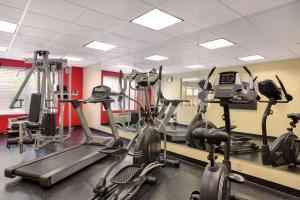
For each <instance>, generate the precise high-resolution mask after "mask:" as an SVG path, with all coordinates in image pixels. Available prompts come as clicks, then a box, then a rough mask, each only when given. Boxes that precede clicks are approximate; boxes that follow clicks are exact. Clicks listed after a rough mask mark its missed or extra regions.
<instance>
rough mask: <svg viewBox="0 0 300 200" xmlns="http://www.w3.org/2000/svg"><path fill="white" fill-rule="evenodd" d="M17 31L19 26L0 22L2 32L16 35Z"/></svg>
mask: <svg viewBox="0 0 300 200" xmlns="http://www.w3.org/2000/svg"><path fill="white" fill-rule="evenodd" d="M16 29H17V24H14V23H9V22H5V21H0V31H2V32H7V33H14V32H15V31H16Z"/></svg>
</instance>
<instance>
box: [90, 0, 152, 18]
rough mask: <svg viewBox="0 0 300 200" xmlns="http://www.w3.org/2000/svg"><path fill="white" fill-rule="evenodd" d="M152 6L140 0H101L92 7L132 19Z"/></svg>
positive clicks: (102, 11) (108, 13)
mask: <svg viewBox="0 0 300 200" xmlns="http://www.w3.org/2000/svg"><path fill="white" fill-rule="evenodd" d="M152 8H153V7H152V6H150V5H148V4H145V3H143V2H141V1H138V0H99V1H98V3H97V4H96V5H95V6H93V8H91V9H93V10H97V11H99V12H101V13H105V14H107V15H111V16H114V17H118V18H120V19H125V20H126V21H130V20H132V19H134V18H136V17H137V16H140V15H142V14H144V13H145V12H147V11H149V10H151V9H152Z"/></svg>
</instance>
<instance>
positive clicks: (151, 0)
mask: <svg viewBox="0 0 300 200" xmlns="http://www.w3.org/2000/svg"><path fill="white" fill-rule="evenodd" d="M140 1H142V2H145V3H148V4H150V5H153V6H158V5H160V4H162V3H165V2H166V1H168V0H140Z"/></svg>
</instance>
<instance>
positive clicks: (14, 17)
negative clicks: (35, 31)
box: [0, 3, 23, 24]
mask: <svg viewBox="0 0 300 200" xmlns="http://www.w3.org/2000/svg"><path fill="white" fill-rule="evenodd" d="M22 13H23V12H22V10H20V9H16V8H12V7H8V6H3V5H1V3H0V20H1V21H7V22H11V23H15V24H17V23H19V21H20V19H21V16H22Z"/></svg>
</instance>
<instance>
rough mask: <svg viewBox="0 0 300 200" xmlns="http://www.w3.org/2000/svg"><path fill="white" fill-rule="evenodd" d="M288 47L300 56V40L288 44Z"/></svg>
mask: <svg viewBox="0 0 300 200" xmlns="http://www.w3.org/2000/svg"><path fill="white" fill-rule="evenodd" d="M287 45H288V49H290V50H291V51H292V52H294V53H295V54H296V55H297V56H298V57H299V56H300V40H299V43H297V44H287Z"/></svg>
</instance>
